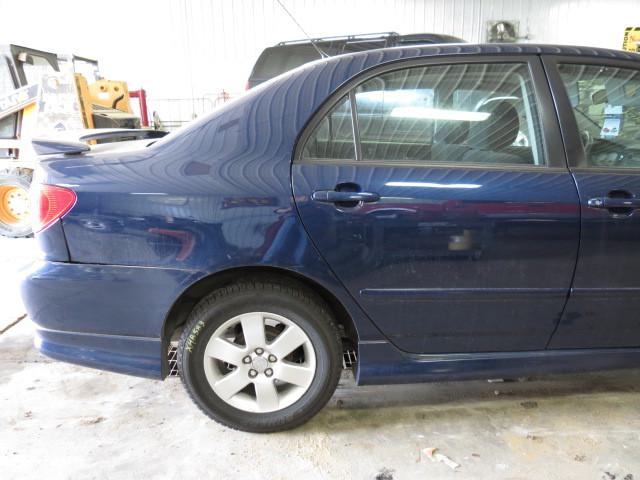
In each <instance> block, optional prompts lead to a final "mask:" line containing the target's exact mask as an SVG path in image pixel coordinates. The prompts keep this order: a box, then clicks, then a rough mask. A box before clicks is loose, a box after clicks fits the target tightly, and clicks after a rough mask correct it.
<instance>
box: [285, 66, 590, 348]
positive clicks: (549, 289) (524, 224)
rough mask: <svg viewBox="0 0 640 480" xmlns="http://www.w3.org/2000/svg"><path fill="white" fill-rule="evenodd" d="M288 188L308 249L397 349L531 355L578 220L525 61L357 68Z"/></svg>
mask: <svg viewBox="0 0 640 480" xmlns="http://www.w3.org/2000/svg"><path fill="white" fill-rule="evenodd" d="M292 182H293V191H294V195H295V198H296V202H297V206H298V211H299V213H300V216H301V219H302V222H303V223H304V225H305V228H306V229H307V232H308V233H309V235H310V237H311V238H312V240H313V242H314V244H315V245H316V247H317V248H318V250H319V251H320V253H321V254H322V255H323V257H324V258H325V260H326V261H327V262H328V264H329V265H330V267H331V268H332V269H333V271H334V272H335V274H336V275H337V277H338V278H339V279H340V280H341V281H342V282H343V284H344V285H345V287H346V288H347V289H348V291H349V292H350V293H351V295H352V296H353V297H354V298H355V299H357V301H358V302H359V304H360V305H361V307H362V308H363V310H364V311H365V312H366V313H367V314H368V315H369V316H370V318H371V319H372V320H373V321H374V322H375V324H376V325H377V326H378V327H379V328H380V330H381V331H382V332H383V333H384V334H385V335H386V336H387V338H389V339H390V340H391V341H392V342H393V343H394V344H395V345H396V346H397V347H399V348H400V349H402V350H404V351H407V352H412V353H442V352H485V351H515V350H542V349H544V348H545V347H546V344H547V342H548V341H549V338H550V336H551V334H552V332H553V331H554V329H555V327H556V326H557V322H558V321H559V318H560V314H561V312H562V309H563V307H564V304H565V301H566V298H567V294H568V291H569V288H570V283H571V278H572V274H573V270H574V267H575V260H576V255H577V247H578V236H579V213H578V198H577V192H576V188H575V185H574V183H573V180H572V178H571V175H570V174H569V172H568V169H567V167H566V160H565V156H564V152H563V150H562V144H561V141H560V135H559V128H558V124H557V118H556V115H555V111H554V107H553V105H552V102H551V96H550V93H549V90H548V85H547V82H546V78H545V76H544V72H543V70H542V64H541V62H540V59H539V57H536V56H532V57H524V56H516V57H509V58H507V57H498V59H496V57H492V58H489V57H484V58H474V59H473V60H469V59H465V60H462V61H461V60H457V59H456V60H450V61H445V62H444V63H443V60H440V61H439V62H438V61H434V60H430V61H428V60H427V61H416V60H413V61H408V62H407V63H405V64H398V63H395V64H394V65H393V66H390V67H381V68H380V69H379V70H378V71H377V72H371V73H367V74H366V76H365V77H364V78H360V79H356V80H354V81H352V82H351V84H350V85H346V86H344V87H343V88H342V89H341V90H339V91H338V92H336V95H335V96H334V97H333V98H332V99H330V100H329V101H328V103H327V105H326V107H325V108H324V109H323V110H322V111H320V112H319V113H318V114H317V116H316V118H314V119H313V120H312V122H311V123H310V125H309V126H308V127H307V129H306V130H305V132H304V133H303V135H302V136H301V139H300V142H299V145H298V148H297V150H296V154H295V159H294V162H293V166H292Z"/></svg>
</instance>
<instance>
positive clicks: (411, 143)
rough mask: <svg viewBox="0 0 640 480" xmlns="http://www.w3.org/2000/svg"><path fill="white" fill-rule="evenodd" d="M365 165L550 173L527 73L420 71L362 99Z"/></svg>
mask: <svg viewBox="0 0 640 480" xmlns="http://www.w3.org/2000/svg"><path fill="white" fill-rule="evenodd" d="M355 95H356V107H357V119H358V130H359V138H360V143H361V150H362V160H365V161H367V160H370V161H385V162H403V161H409V162H423V161H424V162H444V163H478V164H512V165H543V164H544V163H545V161H544V154H543V148H542V133H541V126H540V120H539V116H538V112H537V108H536V102H535V95H534V91H533V86H532V81H531V77H530V74H529V70H528V68H527V65H526V64H524V63H508V64H498V63H495V64H455V65H441V66H427V67H416V68H409V69H404V70H398V71H394V72H389V73H385V74H382V75H380V76H377V77H375V78H372V79H371V80H368V81H367V82H365V83H363V84H362V85H360V86H359V87H357V89H356V91H355Z"/></svg>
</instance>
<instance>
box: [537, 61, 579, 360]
mask: <svg viewBox="0 0 640 480" xmlns="http://www.w3.org/2000/svg"><path fill="white" fill-rule="evenodd" d="M538 58H539V59H540V64H541V65H542V70H543V72H544V77H545V80H546V81H547V88H548V89H549V94H550V95H551V100H552V101H553V106H554V113H555V117H556V122H557V125H558V129H559V130H560V141H561V142H562V149H563V150H564V161H565V167H566V169H567V173H568V174H569V176H570V177H571V182H572V183H573V186H574V187H575V189H576V195H577V197H578V247H577V249H576V258H575V262H574V264H573V272H572V273H571V280H570V282H569V288H568V289H567V296H566V298H565V300H564V305H563V306H562V309H561V310H560V314H559V315H558V320H557V322H556V325H555V327H554V329H553V331H552V332H551V335H549V339H548V340H547V343H546V345H545V347H544V349H545V350H549V345H550V344H551V341H552V340H553V337H554V336H555V335H556V332H557V331H558V329H559V328H560V324H561V323H562V319H563V317H564V314H565V311H566V309H567V305H568V304H569V299H570V298H571V293H572V292H573V284H574V281H575V278H576V271H577V270H578V261H579V259H580V250H581V248H582V198H581V197H580V190H579V189H578V183H577V182H576V178H575V176H574V174H573V172H572V171H571V168H569V154H568V153H567V145H566V142H565V138H564V132H563V130H562V128H561V127H560V124H561V120H560V112H558V106H557V102H556V99H555V92H554V91H553V88H552V87H551V82H549V72H548V71H547V65H546V64H545V62H544V59H543V57H542V55H538Z"/></svg>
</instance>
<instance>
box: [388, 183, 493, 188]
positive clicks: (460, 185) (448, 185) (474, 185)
mask: <svg viewBox="0 0 640 480" xmlns="http://www.w3.org/2000/svg"><path fill="white" fill-rule="evenodd" d="M385 185H386V186H387V187H422V188H480V187H481V186H482V185H478V184H477V183H432V182H387V183H385Z"/></svg>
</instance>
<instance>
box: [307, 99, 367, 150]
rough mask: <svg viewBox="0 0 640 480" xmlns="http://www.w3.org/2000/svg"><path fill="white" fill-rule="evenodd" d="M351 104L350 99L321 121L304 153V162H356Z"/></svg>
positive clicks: (339, 104) (341, 101)
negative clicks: (325, 160)
mask: <svg viewBox="0 0 640 480" xmlns="http://www.w3.org/2000/svg"><path fill="white" fill-rule="evenodd" d="M355 158H356V154H355V146H354V139H353V124H352V122H351V102H350V101H349V98H348V97H346V96H345V97H343V98H342V99H340V101H339V102H338V104H337V105H336V106H335V107H333V109H332V110H331V111H330V112H329V113H328V114H327V115H326V116H325V117H324V118H323V119H322V120H321V121H320V123H319V124H318V126H317V127H316V128H315V130H314V131H313V133H312V134H311V136H310V137H309V140H307V143H306V144H305V146H304V150H303V151H302V159H303V160H316V159H319V160H322V159H335V160H355Z"/></svg>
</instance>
